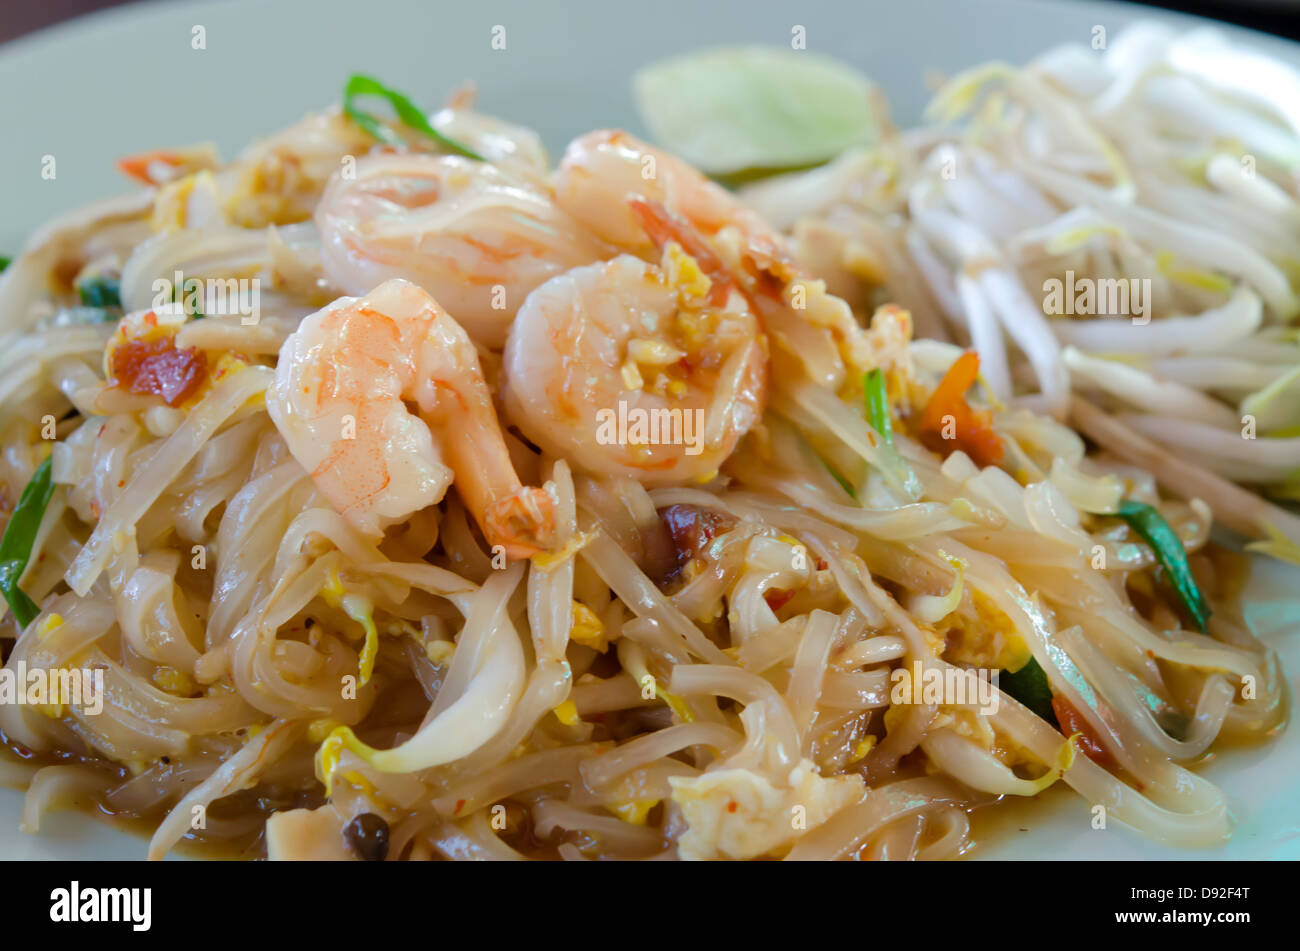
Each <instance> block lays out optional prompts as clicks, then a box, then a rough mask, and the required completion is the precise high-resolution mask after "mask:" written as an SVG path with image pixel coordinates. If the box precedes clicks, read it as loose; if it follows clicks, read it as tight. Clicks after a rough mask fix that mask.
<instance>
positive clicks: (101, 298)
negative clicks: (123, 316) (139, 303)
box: [77, 276, 122, 308]
mask: <svg viewBox="0 0 1300 951" xmlns="http://www.w3.org/2000/svg"><path fill="white" fill-rule="evenodd" d="M77 294H78V295H80V297H81V303H82V304H84V305H85V306H87V307H104V308H108V307H121V306H122V282H121V281H119V280H118V279H117V278H115V277H104V276H101V277H92V278H90V279H89V280H87V281H84V282H82V283H81V284H78V285H77Z"/></svg>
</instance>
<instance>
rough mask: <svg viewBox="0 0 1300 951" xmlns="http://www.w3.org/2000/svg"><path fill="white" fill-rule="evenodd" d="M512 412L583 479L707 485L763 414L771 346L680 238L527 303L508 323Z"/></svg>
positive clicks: (576, 273)
mask: <svg viewBox="0 0 1300 951" xmlns="http://www.w3.org/2000/svg"><path fill="white" fill-rule="evenodd" d="M503 372H504V376H505V406H506V412H507V413H508V415H509V418H510V419H511V420H512V421H513V422H514V423H515V424H516V425H517V426H519V428H520V429H521V430H522V432H523V433H524V435H526V436H527V437H528V438H529V439H531V440H532V441H533V442H535V443H536V444H537V445H539V446H541V447H542V448H543V449H545V450H546V451H548V452H550V453H553V454H554V455H557V456H562V457H564V458H567V459H569V460H571V461H573V462H575V463H577V464H578V465H580V466H582V467H583V468H584V469H587V470H588V471H591V472H595V473H598V474H603V475H616V476H625V477H631V478H635V479H638V480H639V481H640V482H642V483H643V484H645V485H651V486H654V485H673V484H682V483H685V482H690V481H708V480H709V479H710V478H712V477H713V476H714V475H716V474H717V470H718V467H719V465H720V464H721V463H722V461H723V460H724V459H726V457H727V456H728V455H730V454H731V451H732V450H733V449H734V448H735V446H736V443H737V442H738V441H739V439H740V437H741V436H743V435H744V434H745V433H746V432H747V431H748V430H749V429H750V428H751V427H752V426H753V425H754V424H755V423H756V422H757V421H758V419H759V418H760V417H761V415H762V412H763V407H764V405H765V402H766V393H767V351H766V342H765V340H764V339H763V336H762V334H761V333H760V332H759V329H758V321H757V319H756V318H755V316H754V314H753V313H752V312H751V311H750V309H749V305H748V303H747V302H746V300H745V297H744V295H743V294H741V293H739V291H738V290H737V289H736V288H735V287H727V286H725V285H724V286H722V288H721V290H720V292H719V288H718V285H717V284H716V283H715V281H714V280H713V279H711V278H710V277H709V276H708V275H707V274H706V273H704V269H703V268H701V266H700V265H699V263H698V262H697V261H696V260H695V259H694V258H692V257H691V256H689V255H688V254H687V253H686V252H685V251H683V250H682V247H681V245H680V243H677V242H673V243H670V244H669V245H667V246H666V248H665V250H664V255H663V265H662V266H655V265H652V264H648V263H647V262H645V261H643V260H641V259H640V258H638V257H634V256H632V255H629V254H620V255H618V256H616V257H615V258H613V259H612V260H609V261H603V262H598V263H596V264H590V265H587V266H585V267H580V268H575V269H574V270H572V271H569V272H568V273H567V274H563V275H561V276H559V277H555V278H552V279H551V280H549V281H547V282H546V283H545V284H543V285H542V286H541V287H539V288H538V289H537V290H535V291H533V292H532V293H531V294H530V295H528V299H527V300H525V301H524V304H523V306H522V307H521V308H520V309H519V313H518V315H517V316H516V318H515V322H514V324H513V325H512V326H511V328H510V336H509V339H508V340H507V341H506V350H505V359H504V364H503Z"/></svg>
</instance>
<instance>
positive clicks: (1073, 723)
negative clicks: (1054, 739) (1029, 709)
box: [1052, 696, 1115, 766]
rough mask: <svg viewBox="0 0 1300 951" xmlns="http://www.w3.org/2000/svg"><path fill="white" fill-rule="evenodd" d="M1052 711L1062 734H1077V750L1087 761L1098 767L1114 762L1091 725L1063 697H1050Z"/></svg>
mask: <svg viewBox="0 0 1300 951" xmlns="http://www.w3.org/2000/svg"><path fill="white" fill-rule="evenodd" d="M1052 711H1053V712H1054V713H1055V714H1056V722H1057V723H1059V724H1060V725H1061V732H1062V733H1064V734H1065V735H1066V736H1072V735H1074V734H1075V733H1078V734H1079V749H1081V750H1082V751H1083V754H1084V755H1085V756H1087V757H1088V759H1090V760H1092V761H1093V762H1094V763H1096V764H1097V765H1098V766H1105V765H1107V764H1108V763H1114V762H1115V759H1114V757H1112V756H1111V755H1110V750H1108V749H1106V747H1105V746H1103V745H1102V742H1101V740H1100V739H1098V738H1097V734H1096V733H1095V732H1094V731H1093V729H1092V724H1091V723H1089V722H1088V721H1087V720H1085V719H1084V716H1083V714H1082V713H1080V712H1079V711H1078V710H1076V709H1075V708H1074V707H1073V706H1072V705H1071V704H1070V701H1068V700H1066V699H1065V698H1064V697H1057V696H1054V697H1052Z"/></svg>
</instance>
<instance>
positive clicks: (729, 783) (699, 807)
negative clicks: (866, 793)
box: [668, 759, 864, 860]
mask: <svg viewBox="0 0 1300 951" xmlns="http://www.w3.org/2000/svg"><path fill="white" fill-rule="evenodd" d="M668 782H669V784H670V785H671V786H672V788H673V792H672V799H673V801H674V802H675V803H677V805H678V806H679V807H680V808H681V810H682V815H683V817H684V818H685V819H686V823H687V825H688V826H689V828H688V829H687V831H686V832H685V833H684V834H683V835H682V837H681V838H680V839H679V840H678V841H677V852H678V854H679V855H680V856H681V857H682V858H683V859H695V860H699V859H716V858H729V859H751V858H757V857H758V856H762V855H770V854H773V853H784V852H786V851H788V850H789V848H790V846H791V845H793V844H794V840H795V839H796V838H797V837H798V836H800V835H802V834H803V833H804V832H806V831H807V830H808V829H811V828H813V827H815V826H818V825H821V824H822V823H823V822H825V821H826V820H827V819H829V818H830V817H831V815H832V814H834V813H835V812H838V811H839V810H840V809H843V808H844V807H845V806H848V805H850V804H852V803H854V802H857V801H858V800H859V799H860V798H861V797H862V793H863V790H864V786H863V782H862V777H860V776H835V777H832V778H830V779H827V778H825V777H823V776H821V775H819V774H818V772H817V768H816V766H814V765H813V763H812V761H811V760H806V759H805V760H802V761H801V762H800V763H799V765H797V766H795V768H794V769H792V770H791V771H790V775H789V776H788V777H787V778H786V780H785V782H784V783H782V784H781V785H779V786H778V785H775V784H773V783H772V781H771V780H770V779H768V777H766V776H764V775H762V774H760V773H756V772H754V771H752V770H748V769H740V768H735V769H720V770H718V771H716V772H711V773H702V774H701V775H699V776H692V777H688V778H683V777H673V778H671V779H669V780H668Z"/></svg>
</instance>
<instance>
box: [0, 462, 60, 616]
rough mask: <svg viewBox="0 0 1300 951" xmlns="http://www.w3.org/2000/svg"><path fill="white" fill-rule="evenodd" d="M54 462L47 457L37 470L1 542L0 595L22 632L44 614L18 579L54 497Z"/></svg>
mask: <svg viewBox="0 0 1300 951" xmlns="http://www.w3.org/2000/svg"><path fill="white" fill-rule="evenodd" d="M51 458H52V457H50V456H46V457H45V461H44V462H42V463H41V464H40V465H39V466H37V467H36V472H35V474H34V475H33V476H32V481H30V482H28V483H27V488H25V489H23V494H22V496H21V497H20V498H19V499H18V505H17V507H16V508H15V509H14V512H13V515H11V516H9V524H8V525H6V526H5V534H4V538H3V539H0V594H3V595H4V597H5V600H6V601H8V602H9V607H10V609H12V610H13V612H14V619H15V620H17V621H18V627H19V628H26V627H27V625H28V624H31V623H32V619H33V618H35V617H36V615H38V614H40V613H41V609H40V607H38V606H37V604H36V602H35V601H33V600H32V599H31V598H29V597H28V596H27V593H26V592H25V591H23V589H22V588H20V587H18V579H19V578H21V577H22V576H23V572H24V571H25V570H26V569H27V559H29V558H30V557H31V555H32V545H33V544H34V543H35V542H36V532H37V531H38V530H39V529H40V527H41V519H42V518H44V517H45V508H46V506H48V505H49V504H50V496H51V495H53V494H54V483H53V482H52V481H51V479H50V466H51V462H50V460H51Z"/></svg>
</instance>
